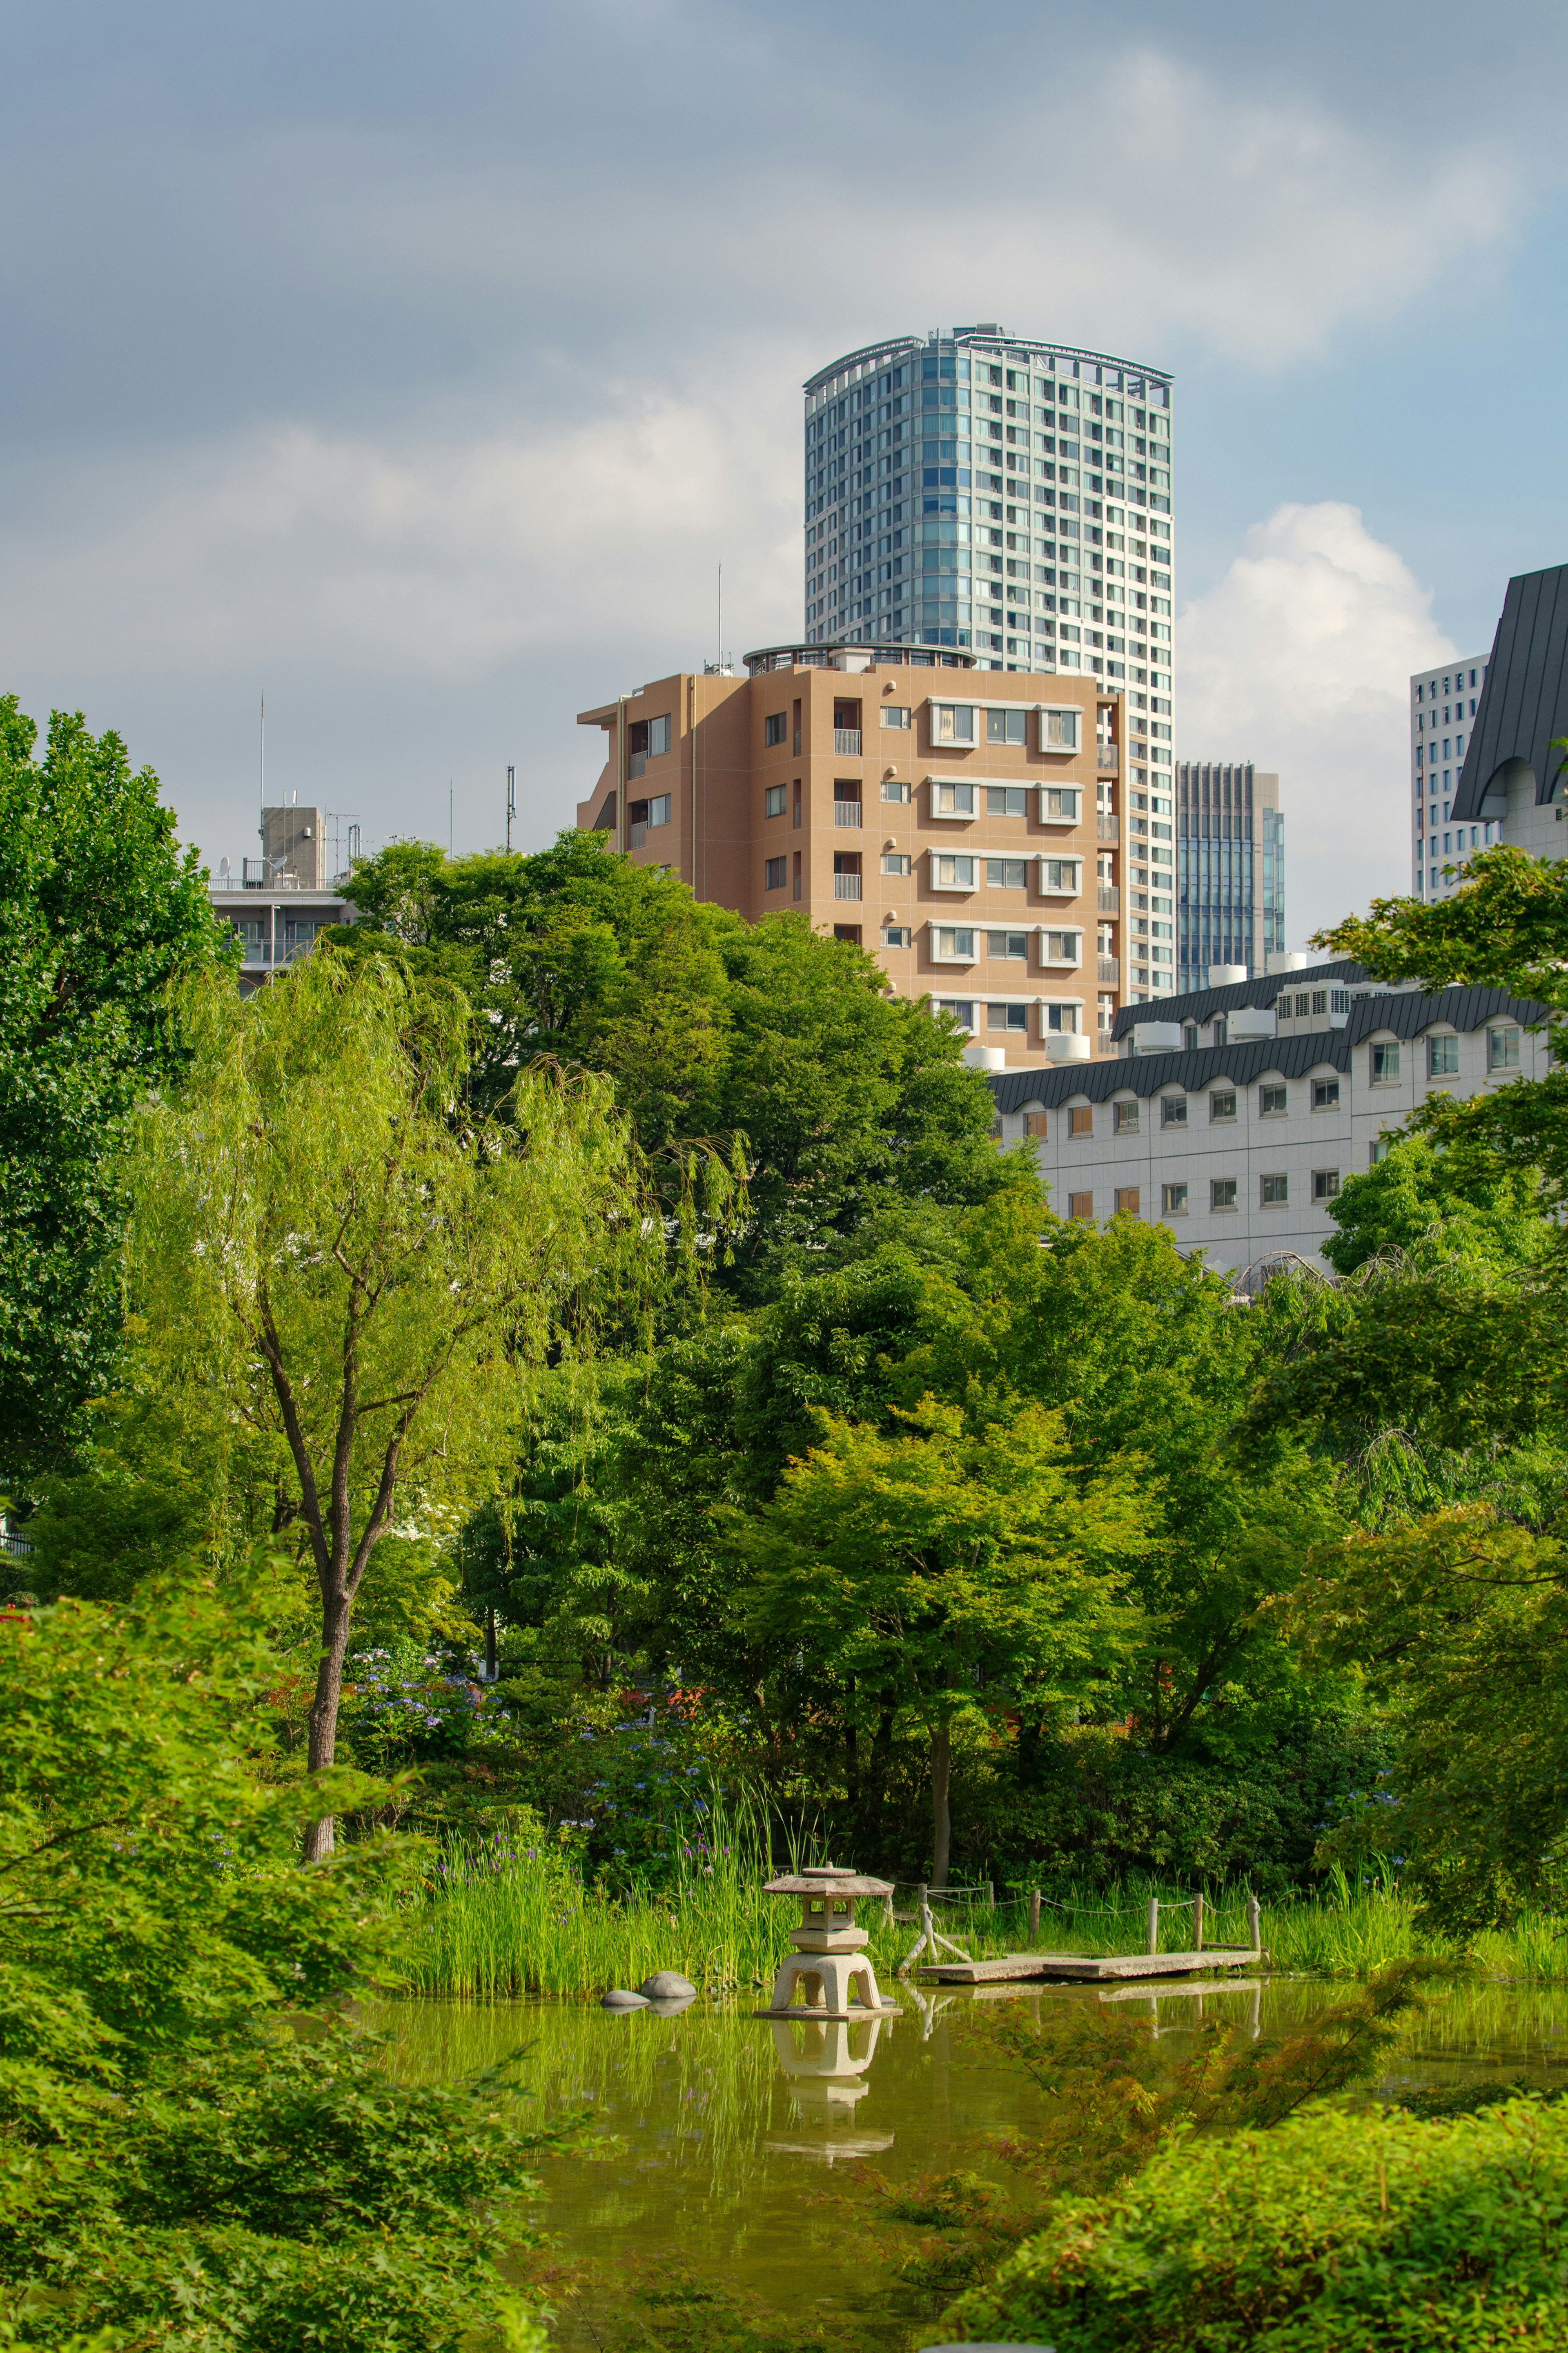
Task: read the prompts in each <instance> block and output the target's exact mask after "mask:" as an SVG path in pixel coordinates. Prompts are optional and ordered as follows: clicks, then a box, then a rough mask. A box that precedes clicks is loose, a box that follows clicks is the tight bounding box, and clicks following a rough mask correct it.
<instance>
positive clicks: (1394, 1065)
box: [1372, 1044, 1399, 1087]
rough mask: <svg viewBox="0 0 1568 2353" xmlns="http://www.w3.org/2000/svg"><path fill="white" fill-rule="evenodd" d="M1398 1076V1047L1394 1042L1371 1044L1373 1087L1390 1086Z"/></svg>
mask: <svg viewBox="0 0 1568 2353" xmlns="http://www.w3.org/2000/svg"><path fill="white" fill-rule="evenodd" d="M1398 1076H1399V1048H1398V1046H1397V1045H1395V1044H1387V1045H1381V1046H1373V1049H1372V1083H1373V1086H1374V1087H1391V1086H1393V1084H1394V1081H1395V1080H1396V1079H1397V1078H1398Z"/></svg>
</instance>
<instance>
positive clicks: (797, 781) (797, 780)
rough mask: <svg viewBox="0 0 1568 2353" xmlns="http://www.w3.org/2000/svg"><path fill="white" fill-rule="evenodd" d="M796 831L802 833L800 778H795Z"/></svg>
mask: <svg viewBox="0 0 1568 2353" xmlns="http://www.w3.org/2000/svg"><path fill="white" fill-rule="evenodd" d="M794 830H795V832H796V833H798V832H799V831H800V778H799V777H798V776H797V777H796V778H795V825H794ZM799 895H800V893H799V892H796V893H795V896H796V897H797V898H798V897H799Z"/></svg>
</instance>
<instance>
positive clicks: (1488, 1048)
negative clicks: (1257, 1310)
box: [1000, 1000, 1547, 1270]
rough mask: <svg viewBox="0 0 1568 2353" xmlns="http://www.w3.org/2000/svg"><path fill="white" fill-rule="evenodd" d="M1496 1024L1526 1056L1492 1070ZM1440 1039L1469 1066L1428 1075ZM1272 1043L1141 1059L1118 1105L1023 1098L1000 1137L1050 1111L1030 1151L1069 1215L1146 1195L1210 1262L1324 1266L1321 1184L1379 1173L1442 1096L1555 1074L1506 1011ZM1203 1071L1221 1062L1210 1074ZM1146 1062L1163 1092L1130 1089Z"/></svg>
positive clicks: (1021, 1133)
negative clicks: (1082, 1130) (1178, 1203)
mask: <svg viewBox="0 0 1568 2353" xmlns="http://www.w3.org/2000/svg"><path fill="white" fill-rule="evenodd" d="M1437 1001H1438V1000H1433V1002H1434V1003H1436V1002H1437ZM1373 1018H1375V1016H1373ZM1290 1026H1291V1027H1292V1028H1295V1029H1302V1028H1304V1027H1305V1026H1306V1025H1304V1024H1293V1025H1290ZM1494 1030H1495V1031H1497V1032H1498V1033H1500V1034H1501V1033H1508V1035H1509V1036H1510V1039H1511V1040H1512V1047H1513V1050H1516V1051H1517V1054H1518V1058H1519V1059H1518V1061H1517V1063H1515V1064H1506V1063H1505V1064H1504V1065H1503V1066H1502V1067H1500V1068H1497V1067H1494V1054H1495V1053H1496V1052H1497V1051H1498V1050H1497V1049H1494V1048H1493V1046H1492V1043H1491V1035H1492V1032H1493V1031H1494ZM1433 1039H1443V1040H1445V1041H1446V1040H1448V1039H1453V1040H1454V1041H1455V1044H1454V1048H1453V1049H1452V1051H1453V1052H1454V1053H1455V1054H1456V1055H1457V1060H1458V1071H1456V1072H1455V1073H1454V1074H1453V1075H1452V1076H1447V1075H1433V1074H1432V1071H1431V1063H1432V1060H1434V1056H1433V1054H1432V1051H1431V1049H1430V1046H1429V1041H1430V1040H1433ZM1275 1043H1276V1044H1277V1046H1279V1047H1280V1048H1284V1047H1289V1051H1287V1052H1285V1053H1283V1054H1281V1056H1280V1059H1279V1062H1278V1063H1277V1062H1276V1061H1275V1060H1273V1059H1272V1058H1271V1055H1270V1047H1269V1044H1268V1042H1264V1043H1261V1044H1258V1045H1254V1046H1248V1047H1230V1048H1226V1047H1215V1048H1210V1049H1208V1050H1199V1051H1198V1052H1197V1053H1195V1054H1187V1055H1174V1054H1173V1055H1161V1056H1157V1057H1150V1058H1147V1059H1141V1060H1138V1061H1137V1062H1135V1063H1134V1062H1129V1063H1128V1064H1127V1065H1126V1070H1127V1083H1126V1084H1125V1085H1121V1086H1118V1087H1116V1089H1115V1090H1114V1092H1112V1094H1111V1095H1110V1099H1109V1100H1102V1101H1098V1102H1093V1103H1091V1102H1090V1100H1089V1096H1088V1095H1087V1094H1081V1093H1080V1094H1074V1095H1068V1096H1066V1097H1064V1099H1063V1100H1062V1102H1061V1103H1059V1104H1058V1103H1053V1104H1052V1105H1051V1106H1050V1107H1049V1108H1048V1109H1046V1110H1045V1111H1044V1113H1043V1114H1042V1113H1041V1112H1040V1110H1039V1109H1038V1108H1036V1110H1035V1111H1034V1112H1032V1113H1031V1112H1030V1111H1029V1107H1028V1106H1027V1105H1020V1106H1019V1107H1018V1109H1016V1111H1014V1112H1011V1113H1005V1114H1004V1115H1003V1117H1002V1119H1001V1122H1000V1130H1001V1141H1002V1143H1003V1144H1004V1145H1013V1144H1017V1143H1020V1142H1022V1141H1024V1140H1025V1138H1026V1117H1027V1118H1028V1119H1029V1120H1030V1122H1031V1124H1036V1133H1035V1134H1034V1136H1033V1138H1032V1148H1033V1149H1034V1151H1035V1154H1036V1156H1037V1161H1038V1163H1039V1166H1040V1170H1041V1174H1042V1176H1044V1178H1045V1180H1046V1182H1047V1185H1048V1187H1049V1188H1050V1201H1051V1207H1052V1208H1054V1209H1055V1210H1056V1211H1057V1213H1058V1215H1059V1216H1068V1215H1072V1214H1079V1215H1089V1216H1092V1217H1094V1218H1095V1219H1099V1220H1101V1221H1103V1220H1104V1219H1108V1218H1110V1216H1112V1215H1113V1214H1114V1213H1115V1211H1116V1207H1117V1202H1116V1196H1117V1194H1118V1193H1119V1192H1121V1193H1123V1194H1125V1193H1127V1192H1128V1191H1130V1190H1131V1189H1133V1188H1135V1189H1136V1191H1137V1194H1138V1205H1137V1210H1136V1214H1137V1215H1138V1216H1139V1217H1141V1218H1143V1219H1148V1220H1150V1221H1152V1222H1157V1223H1161V1224H1165V1225H1168V1226H1169V1227H1170V1229H1171V1230H1172V1232H1173V1234H1174V1236H1175V1238H1176V1240H1177V1243H1178V1246H1179V1247H1180V1248H1181V1249H1182V1250H1184V1251H1185V1250H1203V1251H1204V1253H1205V1256H1206V1258H1207V1260H1208V1261H1209V1262H1210V1264H1211V1265H1214V1266H1215V1267H1220V1268H1225V1269H1231V1270H1239V1269H1241V1268H1244V1267H1247V1266H1249V1265H1251V1264H1252V1263H1253V1262H1254V1261H1257V1260H1258V1259H1262V1258H1266V1257H1269V1256H1272V1255H1274V1254H1275V1253H1276V1252H1279V1251H1286V1250H1292V1251H1295V1252H1297V1253H1299V1254H1300V1256H1301V1257H1302V1258H1304V1259H1306V1260H1308V1261H1310V1263H1312V1264H1315V1265H1321V1264H1323V1263H1324V1261H1322V1258H1321V1249H1322V1244H1323V1242H1324V1241H1325V1240H1327V1238H1328V1237H1329V1236H1330V1235H1331V1233H1332V1231H1333V1226H1332V1223H1331V1219H1330V1217H1329V1214H1328V1200H1327V1198H1323V1197H1322V1194H1321V1187H1319V1186H1318V1185H1317V1184H1316V1183H1315V1180H1317V1179H1321V1178H1328V1179H1331V1181H1332V1186H1333V1188H1334V1189H1337V1187H1338V1186H1339V1184H1340V1183H1342V1181H1343V1179H1344V1178H1345V1177H1347V1176H1352V1175H1354V1174H1357V1173H1359V1172H1360V1171H1362V1170H1363V1169H1366V1168H1368V1167H1370V1166H1372V1165H1373V1161H1374V1159H1375V1158H1378V1157H1380V1156H1381V1152H1380V1150H1379V1147H1380V1145H1382V1146H1384V1148H1386V1139H1387V1138H1388V1137H1389V1136H1390V1135H1391V1134H1396V1133H1397V1132H1398V1131H1399V1130H1400V1128H1401V1127H1402V1126H1403V1124H1404V1123H1405V1120H1407V1119H1408V1117H1409V1116H1410V1113H1412V1112H1413V1111H1415V1109H1416V1108H1417V1107H1418V1105H1420V1104H1421V1103H1424V1102H1425V1101H1426V1099H1427V1097H1428V1096H1429V1095H1431V1094H1434V1093H1448V1094H1454V1095H1458V1096H1462V1097H1468V1096H1469V1095H1473V1094H1475V1093H1477V1092H1480V1091H1481V1090H1483V1089H1485V1088H1488V1087H1495V1086H1503V1085H1507V1084H1509V1083H1510V1082H1512V1081H1513V1080H1515V1079H1518V1078H1521V1077H1523V1078H1541V1077H1543V1076H1544V1075H1545V1072H1546V1069H1547V1040H1546V1037H1545V1034H1544V1032H1541V1033H1532V1032H1531V1031H1530V1030H1528V1029H1523V1028H1522V1026H1521V1023H1520V1022H1519V1021H1517V1020H1515V1019H1513V1018H1510V1017H1509V1016H1507V1015H1502V1014H1498V1015H1493V1016H1492V1017H1491V1018H1489V1019H1488V1020H1487V1021H1486V1022H1485V1023H1484V1024H1482V1026H1480V1027H1479V1028H1475V1029H1469V1030H1468V1031H1464V1030H1460V1029H1457V1028H1456V1027H1455V1026H1454V1024H1453V1023H1452V1022H1451V1021H1447V1020H1444V1019H1435V1020H1433V1021H1432V1022H1431V1023H1430V1024H1429V1025H1427V1026H1426V1028H1424V1029H1422V1030H1421V1032H1420V1034H1419V1035H1417V1036H1415V1037H1410V1036H1405V1037H1403V1038H1400V1037H1396V1036H1395V1033H1394V1031H1393V1030H1392V1029H1381V1028H1373V1029H1368V1030H1367V1031H1366V1032H1365V1033H1364V1034H1363V1035H1361V1036H1359V1037H1358V1038H1357V1039H1356V1040H1355V1042H1354V1043H1353V1044H1351V1045H1348V1046H1347V1044H1346V1041H1345V1037H1344V1031H1343V1028H1341V1029H1339V1030H1334V1029H1326V1030H1322V1031H1320V1032H1319V1033H1318V1035H1317V1036H1316V1037H1311V1038H1304V1037H1300V1036H1298V1037H1296V1038H1294V1039H1289V1038H1281V1039H1279V1040H1278V1041H1275ZM1380 1046H1393V1047H1395V1048H1397V1050H1398V1075H1397V1077H1395V1078H1387V1079H1381V1078H1380V1079H1376V1080H1374V1078H1373V1057H1374V1052H1375V1050H1376V1049H1377V1048H1378V1047H1380ZM1449 1051H1450V1050H1449V1049H1448V1048H1447V1045H1445V1046H1444V1047H1442V1048H1440V1049H1439V1050H1437V1053H1436V1060H1438V1062H1439V1063H1441V1061H1442V1060H1446V1059H1447V1055H1448V1052H1449ZM1205 1064H1210V1065H1212V1069H1210V1070H1207V1071H1205V1069H1204V1066H1205ZM1178 1065H1183V1066H1184V1075H1185V1076H1186V1078H1187V1083H1186V1084H1182V1083H1180V1082H1178V1081H1177V1079H1176V1076H1175V1072H1176V1069H1177V1067H1178ZM1227 1065H1228V1067H1227ZM1194 1066H1196V1070H1197V1072H1198V1077H1197V1080H1196V1082H1195V1083H1194V1082H1193V1076H1192V1073H1193V1071H1194ZM1166 1070H1168V1071H1170V1073H1171V1075H1170V1076H1169V1077H1166V1076H1165V1075H1164V1072H1165V1071H1166ZM1133 1071H1137V1073H1138V1083H1139V1085H1140V1086H1141V1087H1149V1086H1150V1085H1151V1084H1152V1085H1153V1087H1154V1090H1155V1092H1152V1093H1143V1094H1140V1093H1138V1092H1135V1091H1134V1087H1133V1084H1132V1073H1133ZM1280 1087H1283V1088H1284V1090H1285V1103H1286V1107H1285V1109H1284V1111H1283V1112H1280V1111H1278V1110H1273V1109H1270V1110H1268V1111H1265V1109H1264V1108H1263V1103H1264V1091H1265V1089H1269V1090H1277V1089H1279V1088H1280ZM1320 1088H1326V1089H1328V1090H1329V1091H1330V1100H1328V1101H1326V1102H1321V1103H1318V1104H1316V1106H1315V1091H1316V1090H1318V1089H1320ZM1226 1096H1234V1098H1235V1109H1234V1114H1233V1115H1228V1116H1221V1117H1216V1116H1215V1099H1216V1098H1219V1099H1220V1100H1221V1101H1222V1102H1223V1099H1224V1098H1226ZM1167 1100H1169V1101H1171V1102H1172V1103H1180V1104H1182V1105H1183V1106H1184V1122H1183V1124H1165V1120H1164V1117H1163V1113H1162V1103H1163V1102H1165V1101H1167ZM1118 1103H1123V1104H1126V1105H1129V1106H1131V1107H1134V1108H1135V1109H1136V1113H1137V1118H1138V1124H1137V1128H1136V1130H1131V1129H1128V1128H1125V1127H1123V1128H1122V1129H1121V1130H1120V1131H1119V1129H1118V1127H1117V1124H1116V1105H1117V1104H1118ZM1075 1109H1077V1110H1078V1111H1079V1112H1080V1113H1081V1112H1083V1111H1085V1110H1087V1111H1088V1112H1089V1133H1087V1134H1073V1133H1072V1118H1071V1113H1072V1112H1073V1111H1074V1110H1075ZM1042 1116H1043V1119H1044V1124H1045V1131H1046V1132H1045V1134H1044V1135H1043V1136H1041V1135H1040V1134H1038V1128H1037V1123H1038V1122H1039V1120H1040V1119H1041V1118H1042ZM1281 1176H1283V1177H1284V1179H1285V1180H1286V1183H1285V1192H1286V1198H1285V1199H1284V1200H1270V1201H1268V1202H1266V1201H1265V1199H1264V1198H1263V1197H1264V1191H1265V1187H1264V1182H1263V1180H1264V1178H1265V1177H1269V1178H1273V1179H1278V1178H1279V1177H1281ZM1216 1182H1217V1183H1219V1184H1221V1185H1230V1184H1234V1185H1235V1187H1236V1198H1235V1207H1234V1208H1215V1207H1214V1206H1213V1205H1212V1203H1213V1196H1212V1191H1211V1188H1212V1187H1213V1186H1214V1185H1215V1183H1216ZM1167 1186H1185V1187H1186V1200H1185V1204H1184V1206H1183V1207H1180V1208H1176V1207H1172V1208H1166V1207H1165V1198H1166V1197H1165V1193H1164V1188H1165V1187H1167ZM1269 1189H1270V1190H1271V1191H1272V1190H1274V1189H1275V1188H1274V1187H1269ZM1075 1196H1077V1197H1079V1198H1078V1199H1077V1201H1076V1202H1075V1200H1074V1198H1073V1197H1075ZM1315 1196H1317V1197H1316V1198H1315ZM1084 1197H1087V1199H1088V1203H1089V1206H1088V1208H1085V1207H1084Z"/></svg>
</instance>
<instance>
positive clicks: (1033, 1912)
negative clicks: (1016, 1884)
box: [1029, 1888, 1040, 1945]
mask: <svg viewBox="0 0 1568 2353" xmlns="http://www.w3.org/2000/svg"><path fill="white" fill-rule="evenodd" d="M1039 1940H1040V1891H1039V1889H1038V1888H1035V1889H1033V1890H1032V1891H1031V1893H1030V1896H1029V1942H1030V1944H1031V1945H1037V1944H1038V1942H1039Z"/></svg>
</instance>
